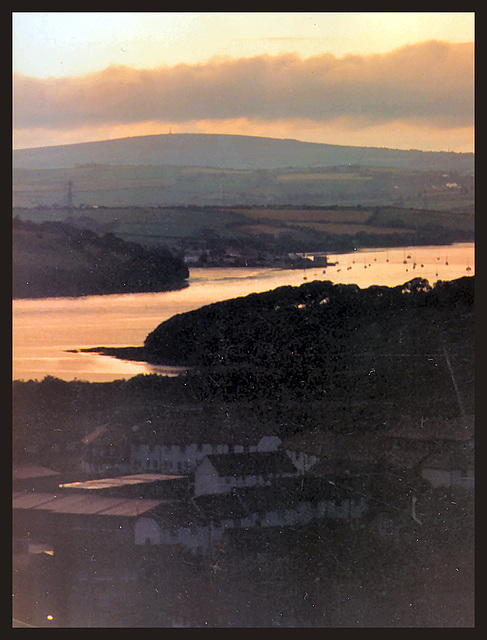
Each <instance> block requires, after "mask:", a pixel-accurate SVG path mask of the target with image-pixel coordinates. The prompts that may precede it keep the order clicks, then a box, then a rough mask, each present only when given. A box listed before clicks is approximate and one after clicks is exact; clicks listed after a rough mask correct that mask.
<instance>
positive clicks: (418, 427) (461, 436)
mask: <svg viewBox="0 0 487 640" xmlns="http://www.w3.org/2000/svg"><path fill="white" fill-rule="evenodd" d="M384 435H385V436H386V437H390V438H407V439H410V440H438V439H439V440H457V441H464V440H468V439H469V438H472V437H473V435H474V417H473V416H472V415H469V416H459V417H456V418H425V419H423V420H421V419H419V420H418V419H417V418H411V417H408V416H404V417H402V418H400V419H399V420H398V422H397V423H396V424H395V425H394V426H392V427H391V428H390V429H388V430H387V432H385V434H384Z"/></svg>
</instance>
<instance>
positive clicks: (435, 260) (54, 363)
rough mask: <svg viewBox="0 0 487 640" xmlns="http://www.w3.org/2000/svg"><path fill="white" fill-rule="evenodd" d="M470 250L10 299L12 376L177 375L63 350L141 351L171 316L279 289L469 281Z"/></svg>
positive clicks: (235, 271)
mask: <svg viewBox="0 0 487 640" xmlns="http://www.w3.org/2000/svg"><path fill="white" fill-rule="evenodd" d="M474 251H475V246H474V244H472V243H466V244H456V245H450V246H436V247H431V246H430V247H404V248H403V247H401V248H397V249H376V250H372V249H368V250H364V251H356V252H353V253H348V254H336V255H333V254H329V260H330V261H331V262H334V261H336V262H337V264H336V265H335V266H332V267H327V268H326V269H325V270H324V269H323V268H322V267H319V268H317V267H314V268H313V267H311V268H307V269H292V270H291V269H258V268H248V269H247V268H246V269H242V268H211V269H191V271H190V278H189V287H186V288H185V289H181V290H179V291H170V292H164V293H137V294H122V295H117V294H111V295H104V296H87V297H82V298H47V299H36V300H14V301H13V305H12V306H13V354H12V355H13V358H12V364H13V366H12V374H13V375H12V377H13V379H15V380H17V379H23V380H29V379H32V380H42V379H43V378H44V377H45V376H48V375H50V376H54V377H56V378H61V379H62V380H74V379H78V380H87V381H89V382H108V381H111V380H115V379H122V378H125V379H127V378H130V377H132V376H134V375H137V374H140V373H161V374H166V375H175V374H177V370H176V369H174V368H164V367H155V366H152V365H149V364H146V363H142V362H130V361H125V360H119V359H117V358H113V357H108V356H102V355H98V354H96V353H86V352H85V353H83V352H72V351H69V350H77V349H83V348H90V347H97V346H106V347H120V346H140V345H142V344H143V342H144V339H145V337H146V336H147V334H148V333H150V332H151V331H152V330H153V329H155V328H156V327H157V326H158V325H159V324H160V323H161V322H163V321H164V320H167V319H168V318H170V317H171V316H173V315H175V314H178V313H184V312H185V311H190V310H192V309H196V308H199V307H202V306H203V305H206V304H210V303H212V302H218V301H220V300H226V299H229V298H235V297H238V296H245V295H248V294H250V293H260V292H263V291H269V290H271V289H274V288H276V287H279V286H282V285H294V286H296V285H301V284H303V283H304V282H305V281H308V282H311V281H313V280H330V281H331V282H333V283H347V284H348V283H354V284H357V285H358V286H359V287H361V288H363V287H368V286H370V285H373V284H377V285H386V286H395V285H398V284H402V283H404V282H407V281H408V280H411V279H412V278H415V277H423V278H426V279H427V280H429V282H430V284H433V283H434V282H436V281H437V280H453V279H455V278H459V277H461V276H465V275H473V274H474V272H475V268H474V267H475V264H474Z"/></svg>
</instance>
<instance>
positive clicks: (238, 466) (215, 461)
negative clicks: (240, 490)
mask: <svg viewBox="0 0 487 640" xmlns="http://www.w3.org/2000/svg"><path fill="white" fill-rule="evenodd" d="M206 459H207V460H208V461H209V462H210V463H211V465H212V466H213V467H214V468H215V469H216V470H217V472H218V473H219V474H220V475H221V476H243V475H250V476H252V475H279V474H285V473H297V470H296V467H295V466H294V465H293V463H292V462H291V460H290V459H289V457H288V456H287V455H286V454H285V453H283V452H281V451H272V452H258V451H255V452H251V453H223V454H211V455H208V456H206Z"/></svg>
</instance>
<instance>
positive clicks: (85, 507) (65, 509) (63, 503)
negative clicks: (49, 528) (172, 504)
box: [12, 492, 165, 517]
mask: <svg viewBox="0 0 487 640" xmlns="http://www.w3.org/2000/svg"><path fill="white" fill-rule="evenodd" d="M163 502H165V501H164V500H146V499H141V498H140V499H136V498H123V499H121V498H104V497H100V496H91V495H86V494H83V495H81V494H79V495H76V494H70V495H66V494H63V495H57V494H56V495H55V494H52V493H51V494H50V493H36V494H25V493H20V492H14V494H13V500H12V507H13V509H35V510H41V511H49V512H51V513H62V514H72V515H74V514H76V515H102V516H127V517H137V516H140V515H141V514H142V513H146V512H147V511H150V510H152V509H154V508H155V507H157V506H159V505H160V504H162V503H163Z"/></svg>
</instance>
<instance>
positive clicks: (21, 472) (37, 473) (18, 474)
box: [12, 464, 60, 480]
mask: <svg viewBox="0 0 487 640" xmlns="http://www.w3.org/2000/svg"><path fill="white" fill-rule="evenodd" d="M59 475H60V474H59V471H53V470H52V469H46V467H42V466H41V465H35V464H20V465H15V466H13V467H12V478H13V479H14V480H30V479H32V478H47V477H51V476H59Z"/></svg>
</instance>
